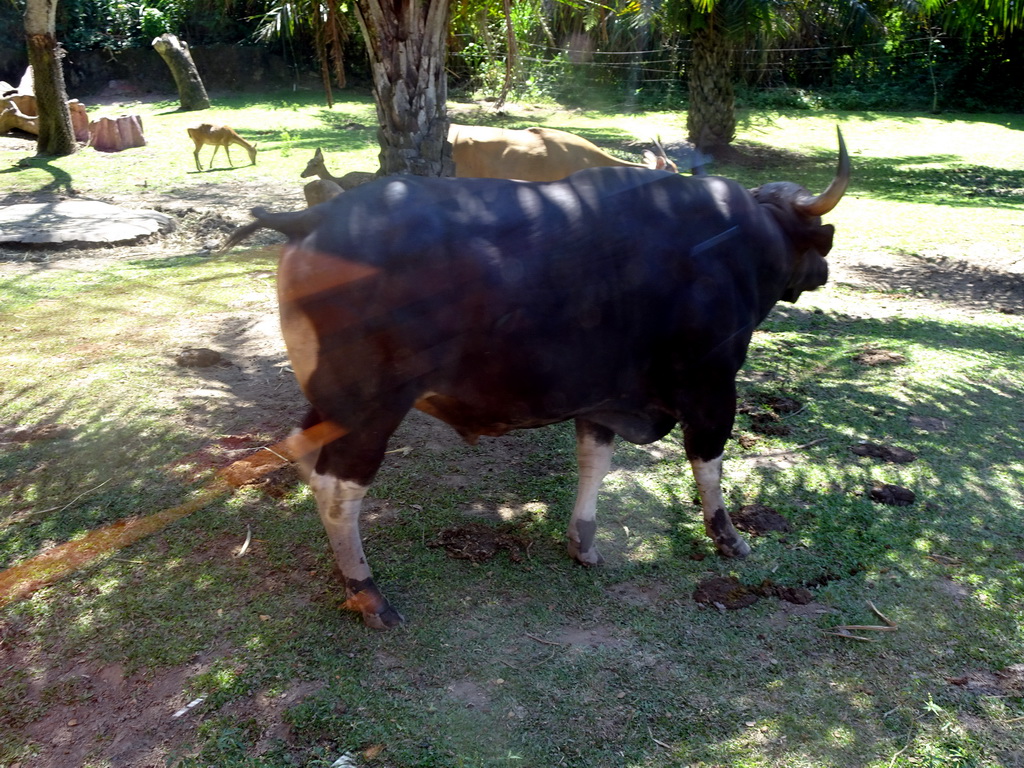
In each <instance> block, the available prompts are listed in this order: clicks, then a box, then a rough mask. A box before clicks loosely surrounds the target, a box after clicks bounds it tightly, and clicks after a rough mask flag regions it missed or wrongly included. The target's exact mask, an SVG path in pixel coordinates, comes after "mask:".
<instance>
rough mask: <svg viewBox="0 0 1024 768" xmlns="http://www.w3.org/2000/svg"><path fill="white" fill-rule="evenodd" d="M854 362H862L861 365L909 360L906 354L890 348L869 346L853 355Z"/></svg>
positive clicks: (891, 363)
mask: <svg viewBox="0 0 1024 768" xmlns="http://www.w3.org/2000/svg"><path fill="white" fill-rule="evenodd" d="M853 359H854V362H857V363H860V364H861V365H869V366H872V367H873V366H876V365H898V364H900V363H905V362H907V358H906V356H905V355H901V354H900V353H899V352H893V351H892V350H888V349H878V348H876V347H868V348H866V349H864V350H862V351H860V352H858V353H857V354H856V355H854V356H853Z"/></svg>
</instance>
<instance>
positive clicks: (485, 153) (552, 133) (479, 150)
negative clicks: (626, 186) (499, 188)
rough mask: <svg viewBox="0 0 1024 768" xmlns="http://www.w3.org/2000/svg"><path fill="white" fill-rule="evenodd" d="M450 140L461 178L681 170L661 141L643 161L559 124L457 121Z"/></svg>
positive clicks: (543, 178) (538, 178)
mask: <svg viewBox="0 0 1024 768" xmlns="http://www.w3.org/2000/svg"><path fill="white" fill-rule="evenodd" d="M448 141H449V142H451V145H452V160H453V161H454V162H455V175H456V176H458V177H461V178H482V179H520V180H522V181H558V180H559V179H564V178H565V177H566V176H569V175H570V174H573V173H576V172H577V171H582V170H584V169H586V168H599V167H605V166H614V167H620V168H652V169H657V170H668V171H672V172H676V171H677V168H676V165H675V163H673V162H672V161H671V160H669V159H668V157H666V156H665V151H664V150H663V149H662V148H661V145H660V144H657V143H656V144H655V148H656V149H657V150H658V154H655V153H654V152H651V151H650V150H646V151H645V152H644V162H643V163H631V162H629V161H628V160H620V159H619V158H617V157H615V156H614V155H610V154H608V153H607V152H605V151H604V150H603V149H601V148H600V147H598V146H597V145H596V144H593V143H591V142H589V141H587V140H586V139H584V138H583V137H582V136H577V135H576V134H574V133H567V132H566V131H559V130H556V129H554V128H536V127H534V128H524V129H522V130H513V129H509V128H491V127H490V126H486V125H456V124H455V123H452V125H451V126H450V127H449V129H448Z"/></svg>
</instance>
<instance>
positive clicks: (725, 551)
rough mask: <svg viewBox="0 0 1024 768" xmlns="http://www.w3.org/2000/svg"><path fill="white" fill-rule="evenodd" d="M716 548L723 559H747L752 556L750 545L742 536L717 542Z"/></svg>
mask: <svg viewBox="0 0 1024 768" xmlns="http://www.w3.org/2000/svg"><path fill="white" fill-rule="evenodd" d="M715 546H716V547H717V548H718V554H720V555H721V556H722V557H746V556H747V555H749V554H750V545H749V544H747V542H746V540H745V539H744V538H743V537H742V536H733V537H732V538H729V539H722V540H720V541H716V542H715Z"/></svg>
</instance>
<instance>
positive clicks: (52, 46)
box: [25, 0, 78, 155]
mask: <svg viewBox="0 0 1024 768" xmlns="http://www.w3.org/2000/svg"><path fill="white" fill-rule="evenodd" d="M56 19H57V0H27V2H26V3H25V40H26V42H27V44H28V63H29V65H30V66H31V67H32V76H33V91H34V92H35V97H36V108H37V109H38V111H39V120H38V123H37V124H38V127H39V137H38V140H37V142H36V154H39V155H70V154H73V153H74V152H75V151H76V150H77V149H78V143H77V142H76V141H75V131H74V129H73V128H72V127H71V111H70V110H69V109H68V92H67V88H66V87H65V85H64V68H63V66H62V64H61V59H62V58H63V57H64V51H63V50H61V48H60V46H59V45H58V44H57V38H56V35H55V32H54V30H55V29H56Z"/></svg>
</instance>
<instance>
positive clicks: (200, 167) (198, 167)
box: [192, 144, 203, 171]
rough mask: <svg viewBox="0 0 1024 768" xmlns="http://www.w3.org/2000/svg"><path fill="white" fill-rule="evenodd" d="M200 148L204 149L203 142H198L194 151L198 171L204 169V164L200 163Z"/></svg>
mask: <svg viewBox="0 0 1024 768" xmlns="http://www.w3.org/2000/svg"><path fill="white" fill-rule="evenodd" d="M200 149H202V144H196V151H195V152H193V153H192V154H193V155H194V156H195V158H196V170H197V171H201V170H203V166H201V165H200V164H199V150H200Z"/></svg>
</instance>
